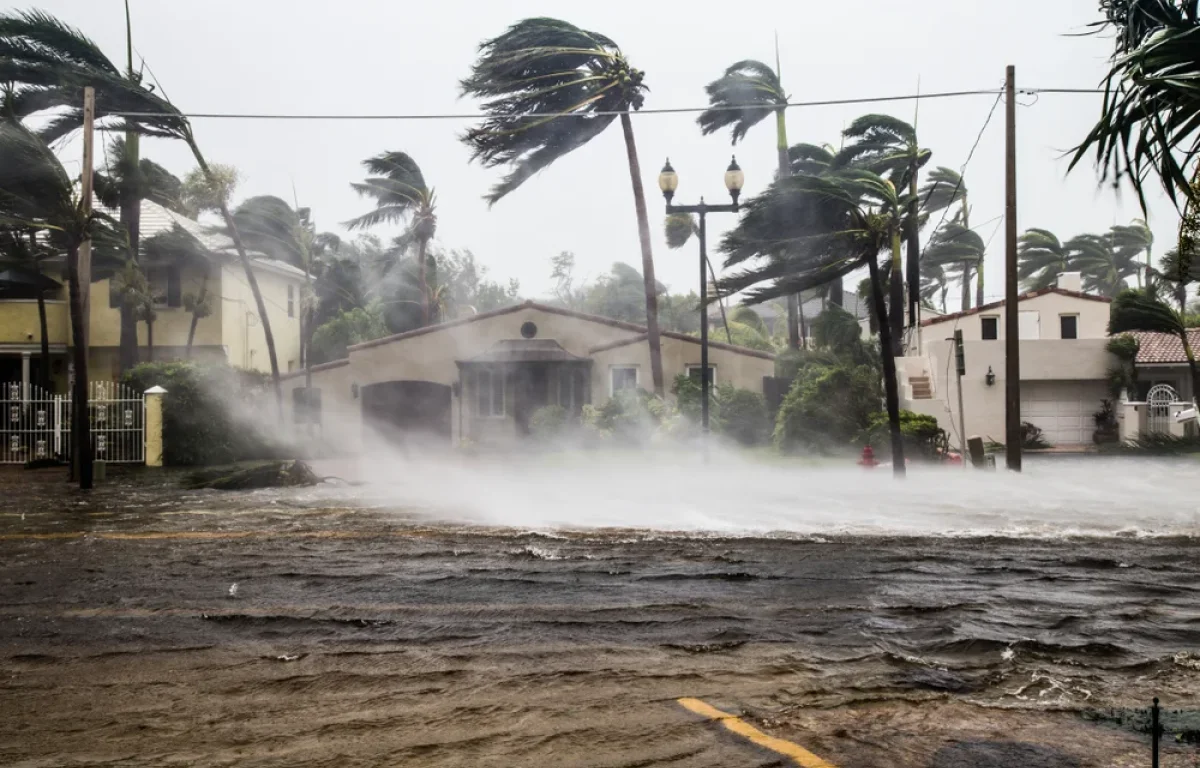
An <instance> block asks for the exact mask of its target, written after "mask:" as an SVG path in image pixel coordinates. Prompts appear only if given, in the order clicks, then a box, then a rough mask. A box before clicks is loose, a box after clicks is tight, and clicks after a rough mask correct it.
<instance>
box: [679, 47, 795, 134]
mask: <svg viewBox="0 0 1200 768" xmlns="http://www.w3.org/2000/svg"><path fill="white" fill-rule="evenodd" d="M704 90H705V92H706V93H708V103H709V104H711V105H712V106H713V107H715V109H709V110H706V111H704V112H702V113H700V117H698V118H696V122H697V123H699V124H700V131H701V132H702V133H703V134H704V135H705V136H707V135H709V134H710V133H716V132H717V131H720V130H722V129H724V128H730V129H731V130H730V133H731V134H732V136H733V143H734V144H737V143H738V142H739V141H741V140H742V139H743V138H745V137H746V133H747V132H749V130H750V129H751V128H753V127H754V126H755V125H756V124H757V123H758V122H759V121H760V120H762V119H763V118H765V117H767V116H768V115H770V114H771V113H773V112H775V111H777V110H779V109H782V108H784V107H786V106H787V93H785V92H784V90H783V84H782V83H780V81H779V75H778V74H777V73H776V72H775V70H773V69H771V67H769V66H768V65H766V64H763V63H762V62H761V61H754V60H752V59H747V60H745V61H739V62H737V63H736V64H733V65H731V66H730V67H729V68H728V69H726V70H725V74H724V75H722V76H721V77H720V78H718V79H716V80H714V81H712V82H711V83H709V84H708V85H706V86H704Z"/></svg>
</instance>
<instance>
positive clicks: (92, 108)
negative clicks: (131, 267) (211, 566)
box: [67, 86, 96, 490]
mask: <svg viewBox="0 0 1200 768" xmlns="http://www.w3.org/2000/svg"><path fill="white" fill-rule="evenodd" d="M95 122H96V91H95V90H94V89H93V88H91V87H90V86H89V87H86V88H84V89H83V168H82V170H81V172H80V181H81V188H80V201H79V202H80V210H81V212H82V214H83V216H84V217H85V218H89V219H90V217H91V214H92V165H93V162H94V159H95V145H94V141H95ZM87 225H88V229H89V230H90V227H91V222H90V221H88V222H87ZM72 250H73V253H70V254H68V259H67V272H68V275H69V279H70V282H69V288H70V293H71V330H72V336H73V339H72V341H73V342H74V350H73V354H72V358H73V360H74V363H75V381H74V382H73V386H72V387H71V442H72V451H71V468H72V469H73V470H75V471H74V473H73V474H74V476H75V478H78V480H79V487H80V488H82V489H84V490H87V489H90V488H91V487H92V479H93V478H92V437H91V429H90V428H91V414H90V413H89V411H88V389H89V387H88V351H89V345H88V337H89V332H88V325H89V323H88V319H89V314H90V312H91V302H90V299H89V295H90V293H91V291H90V288H91V280H92V239H91V235H90V232H88V231H85V233H84V237H83V239H82V240H81V241H80V243H79V246H78V247H77V248H74V249H72Z"/></svg>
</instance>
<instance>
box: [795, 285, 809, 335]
mask: <svg viewBox="0 0 1200 768" xmlns="http://www.w3.org/2000/svg"><path fill="white" fill-rule="evenodd" d="M792 296H793V297H794V298H795V299H796V322H797V323H798V324H799V330H800V346H802V347H804V348H805V349H808V323H806V322H804V302H803V301H802V300H801V299H803V298H804V297H803V296H801V295H800V294H795V293H794V294H792Z"/></svg>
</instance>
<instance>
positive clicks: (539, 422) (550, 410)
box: [529, 405, 576, 440]
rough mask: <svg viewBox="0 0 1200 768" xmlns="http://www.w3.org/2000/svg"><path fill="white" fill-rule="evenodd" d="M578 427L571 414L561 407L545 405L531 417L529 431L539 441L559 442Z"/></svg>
mask: <svg viewBox="0 0 1200 768" xmlns="http://www.w3.org/2000/svg"><path fill="white" fill-rule="evenodd" d="M572 426H576V424H574V423H573V420H572V419H571V414H570V413H568V412H567V409H566V408H563V407H562V406H561V405H545V406H542V407H541V408H538V409H537V410H536V411H534V412H533V414H532V415H531V416H530V417H529V430H530V432H532V433H533V436H534V437H536V438H538V439H539V440H557V439H560V438H562V437H564V436H565V435H566V434H567V433H568V432H569V431H570V429H571V427H572Z"/></svg>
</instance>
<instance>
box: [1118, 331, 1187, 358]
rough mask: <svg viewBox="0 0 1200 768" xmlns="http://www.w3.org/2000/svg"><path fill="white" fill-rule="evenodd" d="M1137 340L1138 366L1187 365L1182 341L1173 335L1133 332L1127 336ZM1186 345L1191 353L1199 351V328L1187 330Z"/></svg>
mask: <svg viewBox="0 0 1200 768" xmlns="http://www.w3.org/2000/svg"><path fill="white" fill-rule="evenodd" d="M1129 335H1130V336H1132V337H1134V338H1135V339H1137V340H1138V354H1137V360H1136V361H1135V362H1136V363H1137V364H1138V365H1164V364H1165V365H1171V364H1176V365H1187V355H1185V354H1184V353H1183V341H1182V340H1181V339H1180V338H1179V337H1178V336H1176V335H1175V334H1173V333H1152V332H1150V331H1134V332H1133V333H1130V334H1129ZM1188 343H1189V344H1190V345H1191V346H1192V351H1193V352H1196V351H1198V350H1200V328H1191V329H1189V330H1188Z"/></svg>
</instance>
